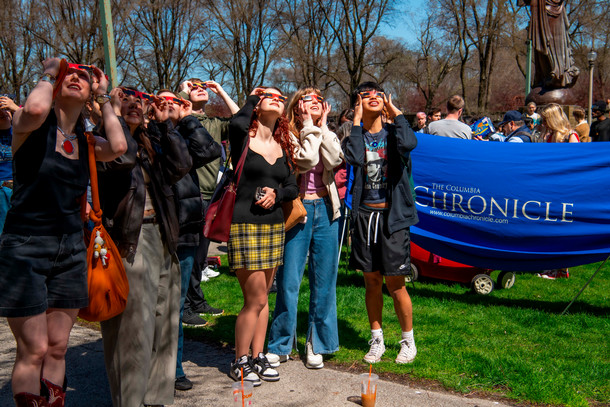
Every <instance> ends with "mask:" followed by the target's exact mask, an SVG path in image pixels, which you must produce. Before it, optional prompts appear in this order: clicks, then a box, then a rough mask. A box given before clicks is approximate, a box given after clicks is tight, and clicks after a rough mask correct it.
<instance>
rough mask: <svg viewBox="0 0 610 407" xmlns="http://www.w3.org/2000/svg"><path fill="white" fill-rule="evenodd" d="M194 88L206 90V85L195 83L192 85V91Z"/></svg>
mask: <svg viewBox="0 0 610 407" xmlns="http://www.w3.org/2000/svg"><path fill="white" fill-rule="evenodd" d="M195 88H201V89H207V88H208V85H206V84H205V83H199V82H196V83H193V89H195Z"/></svg>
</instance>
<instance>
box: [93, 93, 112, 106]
mask: <svg viewBox="0 0 610 407" xmlns="http://www.w3.org/2000/svg"><path fill="white" fill-rule="evenodd" d="M110 99H111V98H110V95H108V94H105V95H97V96H96V97H95V101H96V102H97V103H98V104H99V105H100V107H101V106H104V103H106V102H108V101H109V100H110Z"/></svg>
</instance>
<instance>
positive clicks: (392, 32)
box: [381, 0, 428, 42]
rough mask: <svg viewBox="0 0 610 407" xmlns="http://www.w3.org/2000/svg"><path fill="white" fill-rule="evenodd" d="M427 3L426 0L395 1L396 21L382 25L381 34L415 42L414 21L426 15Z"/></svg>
mask: <svg viewBox="0 0 610 407" xmlns="http://www.w3.org/2000/svg"><path fill="white" fill-rule="evenodd" d="M427 3H428V2H427V1H424V0H397V1H396V2H395V3H394V7H395V8H396V9H397V12H396V15H395V17H394V21H392V23H391V24H390V25H387V24H386V25H384V26H382V27H381V34H383V35H385V36H386V37H390V38H396V39H403V40H406V41H407V42H414V41H415V34H414V32H413V26H414V22H415V21H417V19H418V18H423V17H425V10H423V8H424V7H425V5H426V4H427Z"/></svg>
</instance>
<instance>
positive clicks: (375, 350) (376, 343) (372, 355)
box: [364, 337, 385, 363]
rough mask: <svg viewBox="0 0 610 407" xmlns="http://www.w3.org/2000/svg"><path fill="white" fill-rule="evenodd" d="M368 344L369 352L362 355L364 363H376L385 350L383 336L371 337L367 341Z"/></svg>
mask: <svg viewBox="0 0 610 407" xmlns="http://www.w3.org/2000/svg"><path fill="white" fill-rule="evenodd" d="M369 345H371V349H369V353H367V354H366V355H364V361H365V362H366V363H377V362H379V361H380V360H381V356H383V354H384V352H385V344H384V343H383V337H377V338H373V339H371V340H370V341H369Z"/></svg>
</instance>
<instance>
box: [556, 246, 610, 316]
mask: <svg viewBox="0 0 610 407" xmlns="http://www.w3.org/2000/svg"><path fill="white" fill-rule="evenodd" d="M608 259H610V255H608V257H606V260H604V262H603V263H602V264H601V265H600V266H599V267H598V268H597V270H595V273H593V275H592V276H591V277H590V278H589V280H588V281H587V282H586V283H585V285H584V287H583V288H581V289H580V291H579V292H578V294H576V297H574V299H573V300H572V302H570V303H569V304H568V306H567V307H566V309H564V310H563V312H562V313H561V315H564V314H565V313H566V312H568V310H569V309H570V307H571V306H572V304H574V301H576V300H577V299H578V297H580V294H582V292H583V291H585V288H587V286H588V285H589V283H591V281H593V279H594V278H595V276H596V275H597V273H598V272H599V271H600V270H601V269H602V267H604V264H606V262H607V261H608Z"/></svg>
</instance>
